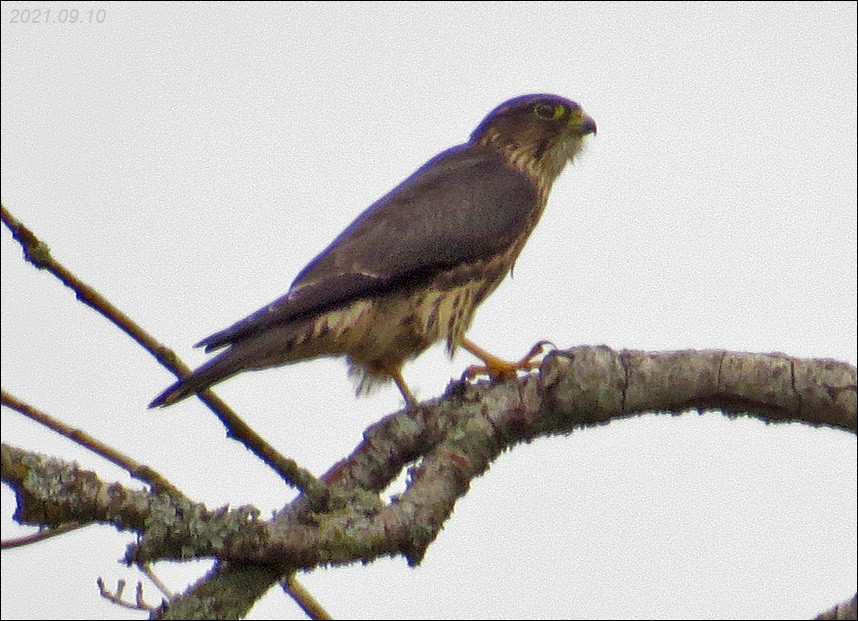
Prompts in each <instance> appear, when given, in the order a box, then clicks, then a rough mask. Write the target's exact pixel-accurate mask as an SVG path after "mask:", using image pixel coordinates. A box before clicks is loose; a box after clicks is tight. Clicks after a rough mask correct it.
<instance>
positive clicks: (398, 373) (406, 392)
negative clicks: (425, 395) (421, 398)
mask: <svg viewBox="0 0 858 621" xmlns="http://www.w3.org/2000/svg"><path fill="white" fill-rule="evenodd" d="M385 371H387V373H388V374H389V375H390V377H391V378H393V381H394V382H395V383H396V387H397V388H398V389H399V392H401V393H402V396H403V397H404V398H405V408H406V409H411V408H412V407H414V406H416V405H417V404H418V401H417V398H416V397H415V396H414V395H413V394H412V392H411V389H410V388H408V384H406V383H405V379H404V378H403V377H402V367H401V366H396V365H390V366H389V367H388V368H386V369H385Z"/></svg>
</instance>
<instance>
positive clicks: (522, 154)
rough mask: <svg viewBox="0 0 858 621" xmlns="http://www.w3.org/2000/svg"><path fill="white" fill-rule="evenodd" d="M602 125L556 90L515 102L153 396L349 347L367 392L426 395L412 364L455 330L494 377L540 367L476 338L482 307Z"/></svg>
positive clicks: (452, 346) (165, 402) (398, 190)
mask: <svg viewBox="0 0 858 621" xmlns="http://www.w3.org/2000/svg"><path fill="white" fill-rule="evenodd" d="M595 133H596V122H595V121H594V120H593V119H592V118H591V117H589V116H588V115H587V114H585V113H584V111H583V109H582V108H581V106H580V105H579V104H578V103H576V102H574V101H571V100H569V99H566V98H563V97H560V96H558V95H551V94H531V95H523V96H519V97H515V98H513V99H510V100H508V101H506V102H504V103H502V104H500V105H499V106H497V107H496V108H494V109H493V110H492V111H491V112H490V113H489V114H488V115H487V116H486V117H485V118H484V119H483V121H482V122H481V123H480V124H479V125H478V126H477V128H476V129H475V130H474V131H473V133H472V134H471V136H470V139H469V140H468V141H467V142H465V143H463V144H460V145H458V146H454V147H452V148H449V149H447V150H446V151H443V152H441V153H440V154H438V155H437V156H435V157H434V158H432V159H430V160H429V161H428V162H426V164H424V165H423V166H422V167H421V168H419V169H418V170H417V171H416V172H414V173H413V174H412V175H411V176H409V177H408V178H406V179H405V180H404V181H402V182H401V183H400V184H399V185H397V186H396V187H395V188H393V189H392V190H391V191H390V192H389V193H387V194H386V195H385V196H383V197H382V198H380V199H379V200H378V201H376V202H375V203H373V204H372V205H370V207H368V208H367V209H366V210H365V211H364V212H362V213H361V214H360V215H359V216H358V217H357V218H356V219H355V220H354V221H353V222H352V223H351V224H350V225H349V226H348V227H347V228H346V229H345V230H344V231H343V232H342V233H341V234H340V235H339V236H338V237H337V238H336V239H334V241H333V242H331V244H330V245H329V246H328V247H327V248H326V249H325V250H323V251H322V252H321V253H320V254H319V255H318V256H316V257H315V258H314V259H313V260H312V261H311V262H310V263H309V264H308V265H307V266H306V267H305V268H304V269H303V270H301V272H300V273H299V274H298V275H297V277H296V278H295V280H294V282H293V283H292V285H291V287H290V289H289V291H288V292H287V293H286V294H285V295H283V296H282V297H280V298H278V299H277V300H275V301H274V302H272V303H271V304H269V305H267V306H265V307H263V308H261V309H260V310H258V311H256V312H255V313H253V314H251V315H249V316H248V317H246V318H244V319H242V320H240V321H238V322H237V323H235V324H233V325H232V326H230V327H228V328H226V329H224V330H222V331H220V332H217V333H215V334H212V335H211V336H209V337H207V338H205V339H203V340H202V341H200V342H199V343H197V345H196V346H197V347H204V348H205V351H206V352H211V351H215V350H223V351H221V352H220V353H219V354H218V355H217V356H216V357H214V358H212V359H210V360H208V361H207V362H205V363H204V364H203V365H202V366H200V367H199V368H198V369H197V370H195V371H193V373H191V374H190V375H188V376H186V377H184V378H182V379H180V380H178V381H177V382H176V383H174V384H173V385H171V386H170V387H169V388H167V389H166V390H164V391H163V392H162V393H161V394H159V395H158V396H157V397H155V399H154V400H153V401H152V402H151V404H150V405H149V407H166V406H169V405H172V404H174V403H176V402H178V401H181V400H182V399H185V398H187V397H189V396H191V395H193V394H195V393H198V392H201V391H203V390H205V389H207V388H209V387H210V386H212V385H214V384H217V383H219V382H221V381H223V380H225V379H227V378H229V377H232V376H234V375H236V374H238V373H240V372H242V371H249V370H258V369H265V368H269V367H276V366H281V365H286V364H291V363H294V362H298V361H302V360H309V359H313V358H317V357H321V356H345V357H346V361H347V363H348V367H349V374H350V375H352V376H353V377H354V379H355V380H356V382H355V383H356V392H357V393H358V394H362V393H366V392H368V391H369V390H371V389H373V388H374V387H376V386H378V385H381V384H384V383H386V382H390V381H393V382H394V383H395V384H396V386H397V387H398V388H399V391H400V392H401V394H402V397H403V398H404V399H405V403H406V406H407V407H412V406H415V405H417V403H418V401H417V399H416V398H415V396H414V394H413V393H412V392H411V390H410V389H409V387H408V385H407V384H406V383H405V380H404V379H403V377H402V368H403V365H404V364H405V362H406V361H409V360H411V359H413V358H415V357H417V356H418V355H419V354H420V353H422V352H423V351H424V350H426V349H427V348H428V347H430V346H431V345H432V344H434V343H436V342H438V341H442V340H446V345H447V350H448V353H449V355H450V356H451V357H452V355H453V354H454V353H455V352H456V350H457V349H458V348H459V347H462V348H463V349H465V350H467V351H469V352H471V353H472V354H474V355H475V356H476V357H477V358H478V359H480V360H481V361H482V363H483V364H482V365H481V366H479V365H478V366H473V367H469V370H468V373H469V375H472V376H473V375H477V374H481V373H483V374H486V375H488V376H489V378H491V379H492V380H502V379H506V378H509V377H511V376H515V375H516V372H517V370H519V369H529V368H532V367H533V366H534V365H533V363H532V362H531V360H530V358H532V357H533V356H534V355H535V353H534V352H535V351H536V349H537V348H534V350H531V352H530V353H529V354H528V356H525V357H524V358H523V359H522V360H519V361H517V362H508V361H506V360H503V359H501V358H499V357H496V356H494V355H492V354H490V353H489V352H487V351H486V350H484V349H482V348H481V347H479V346H477V345H476V344H475V343H473V342H472V341H471V340H470V339H468V338H467V336H466V331H467V330H468V328H469V327H470V325H471V322H472V320H473V318H474V314H475V312H476V310H477V307H478V306H479V305H480V303H482V302H483V301H484V300H485V299H486V297H487V296H488V295H489V294H491V293H492V292H493V291H494V290H495V289H496V288H497V287H498V285H499V284H500V283H501V282H502V281H503V280H504V278H505V277H506V275H507V274H508V273H509V272H510V271H511V270H512V268H513V266H514V264H515V261H516V259H517V258H518V256H519V253H520V252H521V250H522V248H523V247H524V245H525V242H526V241H527V239H528V237H529V236H530V234H531V232H532V231H533V229H534V227H535V226H536V224H537V222H538V221H539V219H540V217H541V215H542V213H543V211H544V209H545V206H546V204H547V202H548V194H549V191H550V190H551V187H552V185H553V183H554V181H555V180H556V179H557V177H558V176H559V175H560V173H561V172H562V171H563V169H564V168H565V166H566V164H567V163H568V162H570V161H572V160H574V159H575V158H576V156H578V154H579V153H580V152H581V151H582V149H583V147H584V145H585V138H587V136H588V135H590V134H595Z"/></svg>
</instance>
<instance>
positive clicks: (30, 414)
mask: <svg viewBox="0 0 858 621" xmlns="http://www.w3.org/2000/svg"><path fill="white" fill-rule="evenodd" d="M0 402H2V404H3V405H5V406H7V407H9V408H12V409H13V410H15V411H16V412H20V413H21V414H23V415H24V416H26V417H27V418H29V419H30V420H34V421H36V422H37V423H41V424H42V425H44V426H45V427H47V428H48V429H52V430H53V431H56V432H57V433H58V434H60V435H61V436H64V437H66V438H68V439H69V440H71V441H73V442H75V443H77V444H79V445H80V446H82V447H84V448H86V449H89V450H90V451H92V452H93V453H95V454H96V455H99V456H101V457H104V458H105V459H106V460H107V461H109V462H111V463H113V464H116V465H117V466H119V467H120V468H123V469H125V470H126V471H127V472H128V474H130V475H131V476H132V477H134V478H135V479H138V480H140V481H143V482H144V483H148V484H149V485H151V486H152V488H153V489H154V490H156V491H158V492H165V493H167V494H170V495H173V496H176V497H183V494H182V492H180V491H179V490H178V488H176V487H175V486H174V485H173V484H172V483H170V482H169V481H168V480H167V478H166V477H164V476H163V475H162V474H160V473H159V472H157V471H156V470H154V469H153V468H151V467H150V466H147V465H146V464H141V463H140V462H138V461H136V460H135V459H133V458H131V457H129V456H128V455H125V454H124V453H121V452H120V451H117V450H116V449H114V448H111V447H110V446H108V445H107V444H105V443H103V442H101V441H100V440H97V439H96V438H94V437H92V436H91V435H89V434H88V433H86V432H85V431H82V430H81V429H76V428H74V427H71V426H69V425H66V424H65V423H63V422H62V421H60V420H59V419H56V418H54V417H53V416H50V415H49V414H46V413H45V412H42V411H41V410H38V409H36V408H34V407H33V406H31V405H30V404H28V403H25V402H23V401H21V400H19V399H18V398H16V397H14V396H13V395H11V394H9V393H8V392H6V391H5V390H0Z"/></svg>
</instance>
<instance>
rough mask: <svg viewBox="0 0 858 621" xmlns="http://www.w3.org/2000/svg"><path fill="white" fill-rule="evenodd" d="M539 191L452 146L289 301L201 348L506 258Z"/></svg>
mask: <svg viewBox="0 0 858 621" xmlns="http://www.w3.org/2000/svg"><path fill="white" fill-rule="evenodd" d="M537 201H538V194H537V189H536V187H535V186H534V184H533V182H532V181H531V180H530V179H529V178H528V177H527V176H526V175H525V174H523V173H521V172H518V171H516V170H514V169H512V168H510V167H509V166H508V165H507V164H506V163H505V161H504V159H503V158H502V157H501V156H500V155H498V154H497V153H496V152H494V151H492V150H490V149H487V148H484V147H481V146H479V145H476V144H465V145H460V146H458V147H453V148H452V149H449V150H447V151H445V152H443V153H441V154H440V155H438V156H436V157H435V158H433V159H432V160H430V161H429V162H427V163H426V164H425V165H424V166H423V167H422V168H420V169H419V170H418V171H417V172H415V173H414V174H413V175H411V176H410V177H409V178H407V179H406V180H405V181H403V182H402V183H400V184H399V185H398V186H397V187H395V188H394V189H393V190H391V191H390V192H389V193H388V194H387V195H385V196H384V197H382V198H381V199H379V200H378V201H376V202H375V203H374V204H372V205H371V206H370V207H369V208H368V209H367V210H366V211H364V212H363V213H362V214H361V215H360V216H358V218H357V219H356V220H355V221H354V222H352V224H351V225H349V227H348V228H346V229H345V230H344V231H343V232H342V233H341V234H340V235H339V236H338V237H337V238H336V239H335V240H334V241H333V242H332V243H331V244H330V245H329V246H328V247H327V248H326V249H325V250H324V251H322V252H321V253H320V254H319V255H318V256H317V257H316V258H315V259H313V261H311V262H310V264H309V265H307V267H305V268H304V269H303V270H302V271H301V272H300V273H299V274H298V276H297V277H296V278H295V281H294V282H293V283H292V287H291V289H290V290H289V292H288V293H287V294H286V295H284V296H283V297H281V298H279V299H277V300H275V301H274V302H273V303H271V304H269V305H268V306H266V307H264V308H262V309H260V310H259V311H257V312H255V313H253V314H252V315H250V316H248V317H247V318H245V319H243V320H241V321H239V322H238V323H236V324H234V325H233V326H230V327H229V328H227V329H226V330H223V331H221V332H218V333H216V334H213V335H212V336H210V337H208V338H206V339H204V340H203V341H201V342H200V343H198V345H199V346H205V348H206V350H207V351H209V350H212V349H217V348H219V347H223V346H225V345H228V344H231V343H235V342H236V341H239V340H242V339H244V338H247V337H248V336H251V335H253V334H256V333H257V332H259V331H261V330H264V329H266V328H268V327H270V326H272V325H276V324H280V323H285V322H289V321H293V320H295V319H297V318H300V317H305V316H307V315H308V314H315V313H319V312H323V311H325V310H327V309H329V308H332V307H335V306H338V305H341V304H343V303H346V302H348V301H351V300H354V299H358V298H362V297H369V296H373V295H377V294H379V293H381V292H383V291H387V290H390V289H393V288H399V287H411V286H416V285H419V284H420V283H424V282H426V281H428V279H430V278H431V277H432V276H433V275H434V274H437V273H438V272H440V271H443V270H447V269H450V268H452V267H455V266H458V265H461V264H463V263H468V262H472V261H476V260H479V259H486V258H489V257H492V256H494V255H496V254H499V253H501V252H503V251H505V250H506V249H508V248H509V247H510V246H511V245H512V244H513V242H514V241H515V239H516V238H517V237H519V236H520V235H521V234H522V233H523V232H524V231H525V230H526V229H527V227H528V219H529V218H530V217H531V214H532V212H533V208H534V206H535V205H536V203H537Z"/></svg>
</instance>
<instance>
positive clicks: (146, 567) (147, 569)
mask: <svg viewBox="0 0 858 621" xmlns="http://www.w3.org/2000/svg"><path fill="white" fill-rule="evenodd" d="M137 567H138V569H140V571H141V573H142V574H143V575H144V576H146V577H147V578H149V580H150V581H151V582H152V584H154V585H155V586H156V587H157V589H158V590H159V591H161V593H162V594H163V595H164V597H166V598H167V599H173V592H172V591H171V590H170V589H169V588H168V587H167V585H166V584H164V582H163V581H162V580H161V579H160V578H159V577H158V576H157V575H156V574H155V570H154V569H152V564H151V563H137Z"/></svg>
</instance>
